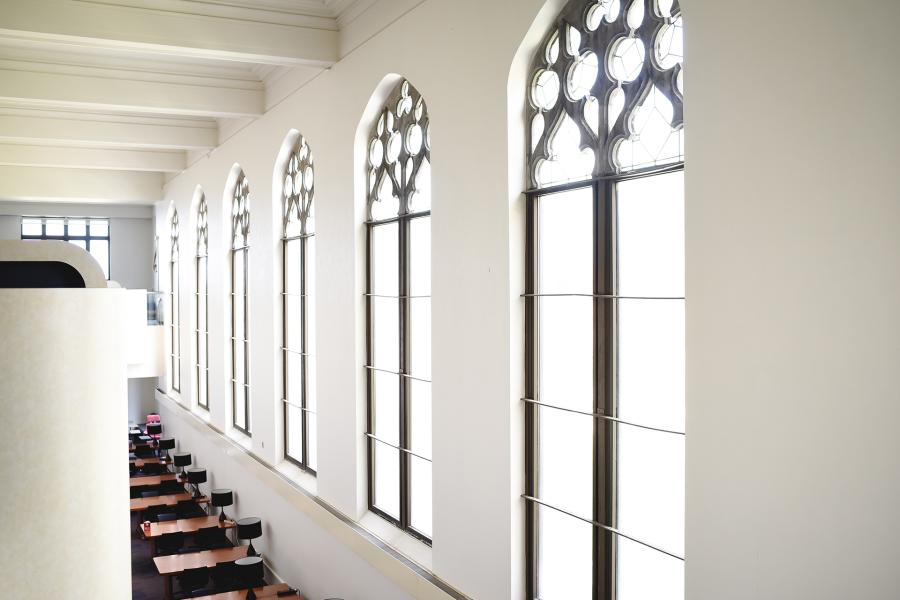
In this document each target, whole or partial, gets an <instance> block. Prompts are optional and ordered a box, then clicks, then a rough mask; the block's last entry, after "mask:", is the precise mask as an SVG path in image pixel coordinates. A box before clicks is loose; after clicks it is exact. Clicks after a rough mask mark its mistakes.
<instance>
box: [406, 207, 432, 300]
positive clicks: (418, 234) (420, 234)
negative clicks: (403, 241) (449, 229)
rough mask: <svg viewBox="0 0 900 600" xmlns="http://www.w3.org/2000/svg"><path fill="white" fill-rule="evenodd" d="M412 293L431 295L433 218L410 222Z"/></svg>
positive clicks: (410, 282)
mask: <svg viewBox="0 0 900 600" xmlns="http://www.w3.org/2000/svg"><path fill="white" fill-rule="evenodd" d="M409 280H410V281H409V285H410V292H409V293H410V295H412V296H430V295H431V218H430V217H419V218H417V219H413V220H411V221H410V222H409Z"/></svg>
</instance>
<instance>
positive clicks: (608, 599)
mask: <svg viewBox="0 0 900 600" xmlns="http://www.w3.org/2000/svg"><path fill="white" fill-rule="evenodd" d="M681 32H682V20H681V13H680V8H679V4H678V1H677V0H632V1H624V0H623V1H621V2H620V1H619V0H572V1H570V2H569V3H568V4H567V5H566V6H565V8H564V9H563V11H562V12H561V13H560V15H559V17H558V18H557V20H556V22H555V26H554V27H553V29H552V30H551V31H550V32H549V33H548V35H547V37H546V38H545V39H544V41H543V44H542V45H541V47H540V50H539V52H538V53H537V56H536V57H535V59H534V63H533V65H532V71H531V78H530V80H529V89H528V98H529V106H528V115H529V142H530V143H529V151H530V152H529V158H528V177H529V188H530V189H529V190H528V191H527V192H526V198H527V231H526V234H527V263H528V265H529V268H528V271H527V273H528V277H527V289H526V293H525V303H526V307H527V320H526V374H527V376H526V397H525V399H524V400H525V403H526V404H525V406H526V411H525V413H526V432H527V434H526V435H527V438H526V439H527V449H528V455H527V461H526V463H527V466H528V478H527V491H526V494H525V498H526V505H527V509H528V510H527V525H528V536H527V542H528V558H529V560H528V571H529V577H528V597H529V598H532V599H537V598H540V599H541V600H612V599H616V600H645V599H647V598H653V599H654V600H679V599H682V598H683V597H684V559H683V554H684V444H685V435H684V416H685V406H684V305H685V299H684V191H683V177H682V174H683V164H684V137H683V126H682V93H683V90H682V62H683V60H682V50H681V44H682V33H681Z"/></svg>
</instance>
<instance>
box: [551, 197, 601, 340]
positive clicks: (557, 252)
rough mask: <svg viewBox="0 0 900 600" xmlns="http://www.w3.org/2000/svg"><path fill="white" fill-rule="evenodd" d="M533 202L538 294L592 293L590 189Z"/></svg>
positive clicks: (592, 217)
mask: <svg viewBox="0 0 900 600" xmlns="http://www.w3.org/2000/svg"><path fill="white" fill-rule="evenodd" d="M537 202H538V234H537V235H538V257H537V258H538V267H537V269H538V271H537V275H538V281H537V290H538V292H539V293H541V294H549V293H553V294H574V293H578V294H591V293H593V291H594V273H593V270H594V250H593V244H594V241H593V240H594V209H593V193H592V191H591V188H590V187H587V188H580V189H577V190H572V191H568V192H561V193H558V194H551V195H549V196H542V197H541V198H539V199H538V200H537ZM587 325H588V324H587V323H585V326H587Z"/></svg>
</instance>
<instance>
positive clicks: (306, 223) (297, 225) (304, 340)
mask: <svg viewBox="0 0 900 600" xmlns="http://www.w3.org/2000/svg"><path fill="white" fill-rule="evenodd" d="M314 192H315V185H314V173H313V157H312V152H311V151H310V149H309V144H307V142H306V140H305V139H304V138H303V137H302V136H301V137H299V138H298V140H297V144H296V146H295V147H294V150H293V152H291V157H290V159H288V164H287V169H286V171H285V174H284V189H283V191H282V193H283V198H282V227H283V229H282V253H283V254H282V258H283V269H284V271H283V273H282V279H283V284H282V285H283V290H282V291H283V294H282V307H283V310H284V325H283V326H284V335H283V339H282V356H283V365H284V388H283V390H284V398H283V401H284V456H285V458H287V459H288V460H290V461H291V462H293V463H295V464H297V465H298V466H299V467H301V468H302V469H306V470H308V471H311V472H315V470H316V357H315V347H316V344H315V336H316V308H315V295H316V294H315V281H316V277H315V269H316V244H315V241H316V238H315V231H316V226H315V215H314V214H313V195H314Z"/></svg>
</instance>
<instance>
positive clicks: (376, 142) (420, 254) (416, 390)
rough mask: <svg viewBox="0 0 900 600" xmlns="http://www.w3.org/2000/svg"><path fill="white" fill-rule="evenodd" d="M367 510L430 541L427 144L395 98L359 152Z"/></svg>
mask: <svg viewBox="0 0 900 600" xmlns="http://www.w3.org/2000/svg"><path fill="white" fill-rule="evenodd" d="M367 159H368V176H367V181H368V189H369V194H368V221H367V223H366V230H367V260H366V264H367V293H366V305H367V315H368V336H367V338H368V344H367V356H368V363H367V365H366V370H367V377H368V388H367V389H368V431H367V433H366V435H367V437H368V445H369V508H370V509H371V510H372V511H373V512H375V513H377V514H379V515H381V516H382V517H384V518H386V519H388V520H389V521H391V522H393V523H394V524H396V525H397V526H398V527H400V528H402V529H404V530H406V531H409V532H410V533H412V534H413V535H415V536H417V537H419V538H421V539H423V540H424V541H426V542H428V543H430V539H431V490H432V476H431V173H430V160H431V137H430V133H429V121H428V112H427V110H426V106H425V101H424V100H423V98H422V96H421V94H419V92H418V91H417V90H416V89H415V88H413V87H412V85H410V83H409V82H408V81H405V80H404V81H401V82H400V83H399V84H398V85H397V87H396V88H395V89H394V91H393V93H392V94H391V96H390V98H389V99H388V101H387V104H386V105H385V107H384V108H383V109H382V110H381V113H380V114H379V117H378V119H377V121H376V123H375V125H374V127H373V129H372V132H371V135H370V137H369V145H368V147H367Z"/></svg>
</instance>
